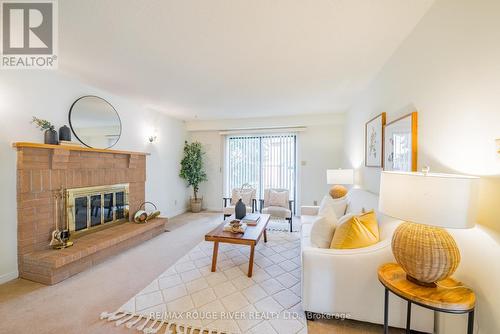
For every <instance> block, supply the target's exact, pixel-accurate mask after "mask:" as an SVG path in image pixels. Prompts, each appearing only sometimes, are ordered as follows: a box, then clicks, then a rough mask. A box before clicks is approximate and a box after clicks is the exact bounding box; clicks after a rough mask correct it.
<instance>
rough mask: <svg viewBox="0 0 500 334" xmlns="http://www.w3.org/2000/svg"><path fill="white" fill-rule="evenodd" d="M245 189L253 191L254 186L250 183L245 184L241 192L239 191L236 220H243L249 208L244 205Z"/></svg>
mask: <svg viewBox="0 0 500 334" xmlns="http://www.w3.org/2000/svg"><path fill="white" fill-rule="evenodd" d="M245 189H249V190H251V189H253V188H252V186H251V185H250V184H248V183H244V184H243V185H242V186H241V188H240V191H239V197H240V198H239V199H238V202H236V205H235V207H234V216H235V217H236V219H243V217H245V215H246V214H247V207H246V205H245V203H243V192H244V190H245Z"/></svg>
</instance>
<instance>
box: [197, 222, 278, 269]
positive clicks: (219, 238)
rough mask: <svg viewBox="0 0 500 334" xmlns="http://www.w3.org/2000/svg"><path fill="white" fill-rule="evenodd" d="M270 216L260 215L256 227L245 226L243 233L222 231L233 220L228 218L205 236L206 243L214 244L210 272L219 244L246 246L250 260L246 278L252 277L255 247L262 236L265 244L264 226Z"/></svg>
mask: <svg viewBox="0 0 500 334" xmlns="http://www.w3.org/2000/svg"><path fill="white" fill-rule="evenodd" d="M269 218H270V215H266V214H261V215H260V219H259V221H258V223H257V225H256V226H247V229H246V230H245V233H232V232H226V231H224V224H225V223H226V222H228V221H231V220H233V219H234V216H231V217H229V218H228V219H227V220H226V221H224V222H223V223H222V224H220V225H219V226H217V227H216V228H215V229H213V230H212V231H211V232H209V233H207V234H206V235H205V240H206V241H213V242H214V254H213V256H212V272H215V269H216V267H217V253H218V251H219V242H225V243H228V244H238V245H248V246H250V260H249V261H248V277H252V271H253V256H254V251H255V245H257V243H258V242H259V240H260V237H261V236H262V235H264V242H267V234H266V226H267V223H268V222H269Z"/></svg>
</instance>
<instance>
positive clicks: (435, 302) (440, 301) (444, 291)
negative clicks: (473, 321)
mask: <svg viewBox="0 0 500 334" xmlns="http://www.w3.org/2000/svg"><path fill="white" fill-rule="evenodd" d="M378 279H379V281H380V282H381V283H382V284H383V285H384V286H385V287H386V288H387V289H389V290H390V291H391V292H392V293H394V294H396V295H398V296H399V297H401V298H404V299H406V300H409V301H411V302H413V303H416V304H420V305H422V306H424V307H429V308H432V309H436V310H439V311H443V312H449V313H466V312H469V311H471V310H472V309H474V306H475V303H476V296H475V294H474V292H473V291H472V290H471V289H469V288H467V287H465V286H464V285H463V284H462V283H461V282H458V281H456V280H455V279H453V278H451V277H449V278H446V279H444V280H442V281H439V282H437V283H436V285H437V287H426V286H421V285H418V284H416V283H413V282H411V281H409V280H407V279H406V272H405V271H404V270H403V268H401V266H400V265H399V264H397V263H386V264H384V265H382V266H381V267H380V268H379V269H378Z"/></svg>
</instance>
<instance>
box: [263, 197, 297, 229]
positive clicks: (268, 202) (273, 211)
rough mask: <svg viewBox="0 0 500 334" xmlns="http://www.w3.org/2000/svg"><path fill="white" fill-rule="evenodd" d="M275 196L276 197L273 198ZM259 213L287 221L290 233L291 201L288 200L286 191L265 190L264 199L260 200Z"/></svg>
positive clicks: (291, 219) (291, 221)
mask: <svg viewBox="0 0 500 334" xmlns="http://www.w3.org/2000/svg"><path fill="white" fill-rule="evenodd" d="M273 193H274V194H273ZM275 194H276V195H277V196H276V198H273V197H275V196H273V195H275ZM260 212H261V213H266V214H270V215H271V217H275V218H283V219H286V220H288V222H289V223H290V232H292V223H293V200H292V199H290V192H289V191H288V189H265V190H264V199H261V200H260Z"/></svg>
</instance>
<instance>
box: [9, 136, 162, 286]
mask: <svg viewBox="0 0 500 334" xmlns="http://www.w3.org/2000/svg"><path fill="white" fill-rule="evenodd" d="M13 146H14V148H16V150H17V225H18V238H17V239H18V243H17V244H18V267H19V276H20V277H22V278H26V279H30V280H33V281H36V282H41V283H44V284H55V283H57V282H60V281H62V280H64V279H66V278H68V277H70V276H71V275H74V274H76V273H78V272H81V271H83V270H85V269H87V268H90V267H91V266H93V265H94V264H96V263H99V262H101V261H103V260H104V259H106V258H107V257H109V256H111V255H114V254H117V253H120V252H122V251H124V250H125V249H127V248H130V247H132V246H134V245H137V244H139V243H141V242H144V241H146V240H148V239H150V238H152V237H154V236H156V235H158V234H160V233H162V232H164V231H165V227H164V225H165V223H166V222H167V220H166V218H158V219H154V220H151V221H149V222H148V223H146V224H135V223H132V222H130V219H131V217H130V216H131V215H130V214H129V210H131V211H132V212H134V211H135V210H137V209H138V208H139V206H140V205H141V203H143V202H144V201H145V181H146V157H147V153H141V152H128V151H117V150H108V149H91V148H86V147H66V146H60V145H45V144H37V143H14V144H13ZM61 189H62V190H63V191H64V192H65V194H66V195H68V196H73V197H75V196H76V198H81V199H82V201H83V198H85V199H86V200H87V204H86V205H87V206H84V205H81V206H80V208H81V209H82V210H83V211H85V212H86V218H85V219H80V220H78V222H77V220H76V219H75V220H74V229H75V233H74V236H73V241H74V245H73V246H72V247H69V248H66V249H62V250H53V249H52V248H51V247H50V246H49V242H50V240H51V235H52V231H53V230H54V229H55V227H56V217H57V215H58V214H60V216H59V217H65V218H62V219H60V220H59V223H60V224H61V223H64V222H66V218H68V217H71V215H72V212H71V211H70V212H66V214H63V213H57V212H56V203H55V202H56V201H55V196H54V194H55V193H57V192H60V191H61ZM106 189H107V190H106ZM89 191H90V192H89ZM109 194H112V196H110V195H109ZM94 196H97V197H94ZM99 196H100V197H99ZM67 199H68V198H67ZM92 199H93V200H94V205H92V204H93V203H92ZM98 201H100V205H97V204H98ZM111 201H112V202H113V203H111ZM89 204H90V205H89ZM74 209H76V207H73V208H71V205H68V210H74ZM92 210H94V211H92ZM110 210H111V211H110ZM89 211H90V212H89ZM81 212H82V211H79V213H80V214H81ZM96 212H97V214H96ZM74 213H75V214H76V212H74ZM93 214H94V220H92V215H93ZM108 215H109V216H108ZM110 217H111V218H112V220H111V218H110ZM105 220H107V221H106V222H105ZM84 222H85V224H84ZM68 223H69V226H70V227H71V224H72V223H71V222H70V219H68ZM83 225H85V226H83ZM83 227H84V228H83ZM90 232H92V233H90Z"/></svg>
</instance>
